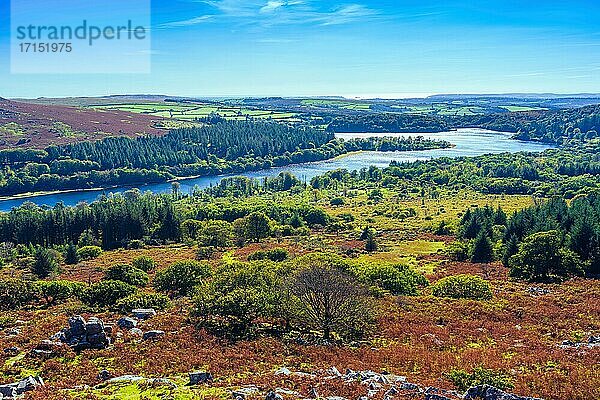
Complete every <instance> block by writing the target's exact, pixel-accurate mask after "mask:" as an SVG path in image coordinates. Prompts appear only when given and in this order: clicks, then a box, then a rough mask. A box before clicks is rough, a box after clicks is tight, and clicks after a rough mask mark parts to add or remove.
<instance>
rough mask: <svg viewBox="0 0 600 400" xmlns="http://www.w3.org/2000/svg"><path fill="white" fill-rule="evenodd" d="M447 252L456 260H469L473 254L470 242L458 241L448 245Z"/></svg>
mask: <svg viewBox="0 0 600 400" xmlns="http://www.w3.org/2000/svg"><path fill="white" fill-rule="evenodd" d="M445 253H446V254H447V255H448V257H450V259H451V260H454V261H467V260H468V259H469V257H470V254H471V244H470V243H469V242H463V241H456V242H452V243H449V244H448V245H446V249H445Z"/></svg>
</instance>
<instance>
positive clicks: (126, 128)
mask: <svg viewBox="0 0 600 400" xmlns="http://www.w3.org/2000/svg"><path fill="white" fill-rule="evenodd" d="M161 120H163V118H161V117H157V116H149V115H144V114H133V113H129V112H124V111H117V110H94V109H88V108H78V107H70V106H63V105H46V104H34V103H24V102H20V101H13V100H6V99H0V149H5V148H14V147H23V148H44V147H47V146H49V145H52V144H65V143H74V142H80V141H83V140H100V139H103V138H106V137H109V136H131V137H133V136H138V135H162V134H164V133H166V131H165V130H162V129H159V128H158V127H157V124H158V122H160V121H161Z"/></svg>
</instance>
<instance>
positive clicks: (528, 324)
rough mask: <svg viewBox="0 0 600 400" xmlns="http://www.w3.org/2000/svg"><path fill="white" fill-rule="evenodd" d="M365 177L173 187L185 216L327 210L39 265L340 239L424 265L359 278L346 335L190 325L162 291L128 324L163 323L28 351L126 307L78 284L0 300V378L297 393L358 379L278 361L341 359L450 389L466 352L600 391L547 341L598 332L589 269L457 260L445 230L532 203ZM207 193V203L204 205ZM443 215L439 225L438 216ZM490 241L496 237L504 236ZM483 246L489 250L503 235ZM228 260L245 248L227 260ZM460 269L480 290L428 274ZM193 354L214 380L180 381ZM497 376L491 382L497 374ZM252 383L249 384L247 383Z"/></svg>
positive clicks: (362, 256)
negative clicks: (289, 225) (370, 238)
mask: <svg viewBox="0 0 600 400" xmlns="http://www.w3.org/2000/svg"><path fill="white" fill-rule="evenodd" d="M369 186H371V187H367V188H365V189H356V188H350V187H348V192H347V194H346V195H344V194H340V192H339V191H337V190H332V189H319V190H316V189H306V190H305V189H302V188H301V187H297V186H294V187H293V188H290V189H289V190H286V191H283V192H281V191H266V192H263V193H257V194H254V195H250V196H241V197H239V196H240V194H239V193H238V195H237V196H236V197H237V198H236V197H231V195H232V194H234V193H233V192H230V193H229V196H225V197H222V196H221V195H223V194H224V193H221V194H220V195H219V194H218V193H217V192H216V191H215V192H213V193H212V194H209V193H207V195H206V196H208V197H206V196H205V197H202V198H184V199H181V200H176V203H175V204H176V208H177V209H178V210H180V212H181V213H182V214H181V216H182V219H185V221H191V220H193V218H198V219H204V218H203V217H202V215H205V213H209V214H206V215H210V213H211V212H212V213H216V214H212V215H213V216H212V217H207V218H209V220H210V218H214V217H216V216H217V215H221V218H225V219H228V218H233V217H225V215H228V214H229V213H231V212H234V210H238V211H236V212H238V213H240V212H241V213H242V214H243V213H244V212H247V211H241V210H242V209H244V208H248V211H249V210H250V209H263V210H264V211H265V212H266V213H267V214H269V215H271V216H273V217H274V216H275V214H273V213H271V212H270V211H269V207H268V204H281V205H282V207H283V208H286V207H288V206H290V207H293V206H294V205H295V204H296V205H301V206H300V207H298V206H296V207H297V208H298V209H301V208H306V207H317V208H316V209H320V210H323V211H324V212H325V213H326V215H327V216H328V217H327V218H328V222H327V223H326V224H325V225H321V224H319V223H312V224H310V223H309V222H306V220H308V221H311V219H310V218H309V217H307V216H308V215H310V214H311V213H310V212H308V213H305V212H304V211H302V215H304V217H302V218H301V219H302V222H301V225H302V226H303V227H299V228H296V229H295V230H294V232H291V233H285V234H283V235H282V234H281V233H277V232H281V229H282V227H283V226H282V225H280V224H281V223H280V222H277V220H276V219H270V222H269V223H270V224H271V226H272V230H271V234H270V235H268V236H269V237H265V238H262V239H259V240H258V241H254V240H249V241H244V240H241V241H238V245H237V246H235V245H233V243H223V245H222V246H216V247H215V248H214V249H213V251H211V252H210V253H207V254H208V255H206V254H205V255H203V256H200V254H204V253H203V252H200V251H199V249H206V247H205V244H206V242H205V241H206V240H208V239H207V238H206V237H205V236H204V234H203V233H202V229H201V228H200V231H197V232H195V231H193V230H192V229H191V228H190V227H191V226H193V225H194V224H192V223H190V222H187V223H186V222H185V221H180V223H181V224H182V227H183V229H184V230H183V232H182V233H181V235H182V236H181V239H180V240H178V243H173V244H162V245H160V244H158V243H154V244H150V242H148V243H149V244H143V243H142V242H140V241H138V242H139V243H138V242H136V243H131V244H130V245H129V249H123V248H121V249H116V250H105V251H104V252H102V253H101V254H99V255H98V256H97V257H94V258H90V259H88V260H84V261H77V262H75V263H72V264H67V263H65V257H63V256H57V257H58V258H57V260H58V261H59V262H60V265H59V266H55V267H53V268H54V269H52V272H51V273H50V275H49V278H46V280H48V279H52V280H69V281H72V282H81V283H82V284H83V285H84V286H89V285H90V284H91V285H92V286H93V284H94V283H96V284H97V282H101V281H102V280H103V279H106V278H105V275H106V274H107V271H108V270H109V269H110V267H111V266H113V265H115V264H128V265H131V264H135V261H134V260H136V259H139V257H140V256H144V257H147V258H150V259H152V260H154V261H155V264H156V265H155V267H153V268H152V269H150V270H149V273H148V275H149V282H150V283H149V284H147V285H146V284H144V285H142V287H141V288H140V289H137V290H138V291H140V292H141V293H147V294H150V293H156V292H160V290H159V289H157V287H156V285H155V284H154V283H153V282H156V280H157V275H160V271H164V270H165V269H168V267H169V266H170V265H173V264H174V263H176V262H178V261H189V260H195V259H197V258H198V257H200V258H201V259H203V261H202V262H203V263H206V265H208V266H209V267H210V270H211V271H212V272H213V274H215V275H214V277H213V278H207V279H209V280H210V279H218V274H219V271H225V270H226V269H225V270H224V269H223V268H225V266H227V265H240V267H241V268H244V269H245V268H250V266H251V265H253V264H252V263H257V262H258V263H260V261H254V262H252V261H251V262H250V263H249V264H247V263H248V261H247V260H248V259H249V258H250V259H252V258H253V257H252V255H253V254H256V253H257V252H260V251H262V252H266V251H268V250H272V249H284V250H285V253H286V254H287V257H286V258H287V260H285V261H283V262H271V264H268V265H270V266H269V267H268V268H273V269H278V268H280V266H281V265H290V268H296V267H295V266H294V265H295V263H296V262H297V261H296V260H299V259H302V257H303V256H305V255H306V254H310V253H315V252H319V253H327V254H337V255H339V256H341V257H343V259H344V260H346V262H347V263H348V265H350V266H356V265H363V266H365V265H403V266H405V267H406V268H410V269H413V270H414V271H418V272H420V273H423V274H424V276H425V277H426V278H427V281H428V285H427V286H423V285H420V286H419V289H418V290H417V292H415V293H410V294H404V295H402V294H394V293H395V292H394V289H392V290H390V287H387V289H386V286H385V284H382V282H383V281H378V280H373V281H365V282H368V284H369V285H372V287H373V289H372V290H375V292H374V293H377V295H375V297H373V298H372V301H373V308H372V313H373V314H372V315H373V317H374V320H373V322H372V323H371V324H372V325H371V326H370V327H369V329H368V330H367V331H365V333H364V334H363V335H360V337H358V338H357V339H354V340H352V341H346V339H342V338H340V339H339V341H338V339H336V341H334V342H331V343H330V344H326V343H322V342H315V343H312V342H310V341H309V342H307V343H304V342H298V341H296V340H293V339H291V337H293V336H291V335H294V334H302V335H306V337H312V336H311V335H313V334H314V335H317V336H318V335H319V333H318V332H313V333H312V334H311V333H310V330H304V329H303V328H302V327H301V325H296V327H295V329H294V330H293V331H292V332H288V333H285V332H282V333H283V334H282V333H274V332H271V331H270V330H269V329H266V330H264V329H262V328H260V327H261V326H263V325H261V324H263V323H265V322H267V321H269V325H268V326H272V325H271V324H277V322H276V321H277V319H275V320H273V319H272V318H271V317H267V314H264V316H263V317H258V319H257V320H256V321H253V322H252V326H254V328H256V329H255V330H253V331H252V334H248V335H245V336H241V337H239V336H236V337H235V338H231V337H224V336H223V335H222V334H220V333H218V332H219V331H214V330H213V329H212V328H214V327H210V326H204V327H202V326H200V325H198V320H197V319H196V318H194V317H193V313H191V312H192V311H193V310H194V309H195V307H196V305H195V304H196V303H195V301H197V300H195V299H194V295H193V294H190V295H186V296H171V297H172V298H171V303H170V306H168V307H167V308H166V309H165V310H163V311H159V313H158V315H157V316H155V317H153V318H151V319H149V320H146V321H140V324H139V325H138V327H140V328H141V329H142V330H144V331H147V330H151V329H159V330H162V331H164V332H165V337H164V338H162V339H158V340H148V341H142V340H140V339H139V338H138V337H136V336H135V335H134V334H132V333H131V332H130V331H127V330H124V329H120V328H116V327H115V333H113V337H114V340H115V341H114V344H113V345H111V346H110V347H108V348H106V349H102V350H91V349H89V350H84V351H82V352H81V353H76V352H74V351H73V350H71V349H69V348H68V346H66V347H65V346H61V347H59V348H58V349H56V350H55V353H53V354H52V355H49V356H47V357H40V356H32V355H31V351H32V349H35V348H38V347H39V344H40V342H41V341H42V340H44V339H48V337H49V336H51V335H52V334H53V333H54V332H57V331H59V330H60V329H61V328H63V327H64V326H66V325H67V317H68V316H70V315H74V314H82V315H84V316H86V317H89V316H92V315H93V316H97V317H100V318H102V319H103V320H104V321H105V322H106V323H109V322H110V323H115V322H116V321H117V320H118V319H119V318H120V317H121V316H122V315H124V313H123V311H119V310H116V309H115V308H114V307H113V306H114V305H110V304H107V305H104V306H99V305H92V304H90V303H89V302H87V300H85V296H79V297H78V296H77V295H73V296H67V297H66V298H64V299H61V300H59V301H57V302H56V303H55V304H50V305H49V304H46V301H45V300H43V299H39V300H33V301H32V302H31V303H28V304H25V305H23V306H22V308H21V309H20V310H17V309H12V310H5V311H3V314H2V320H1V324H2V332H1V336H0V347H2V348H11V347H13V346H16V347H18V348H19V350H18V351H16V352H15V353H11V354H8V353H2V354H0V362H1V363H2V368H1V370H0V371H1V375H0V380H1V381H15V380H18V379H19V378H22V377H25V376H28V375H32V374H33V375H37V374H39V375H41V376H42V377H43V378H44V379H45V381H46V386H45V388H42V389H39V390H37V391H35V392H32V393H31V394H30V397H31V398H40V399H41V398H44V399H52V398H56V399H59V398H60V399H62V398H98V399H105V398H106V399H109V398H142V397H143V398H149V399H159V398H176V399H188V398H189V399H191V398H199V399H216V398H230V397H231V394H230V390H234V389H236V388H239V387H244V386H247V385H256V386H258V387H259V388H260V389H261V391H262V390H264V391H266V390H268V389H270V388H275V387H279V388H287V389H289V390H293V391H297V392H299V393H300V394H302V395H303V396H306V395H308V393H309V391H310V389H311V388H312V387H317V388H318V391H319V394H320V395H321V396H334V395H337V396H347V397H350V398H351V397H356V396H357V395H359V394H362V393H363V391H364V385H360V384H358V383H339V382H331V381H327V380H324V381H323V380H315V379H312V378H307V377H304V376H301V375H292V376H282V375H274V373H275V371H276V370H278V369H279V368H281V367H286V368H289V369H290V370H292V371H303V372H306V373H313V372H316V371H319V370H325V369H327V368H330V367H332V366H335V367H337V368H338V369H339V370H340V371H344V370H345V369H346V368H350V369H353V370H374V371H388V372H390V373H394V374H398V375H402V376H406V377H407V379H408V380H409V381H410V382H415V383H417V384H420V385H423V386H435V387H438V388H442V389H448V390H452V389H457V388H458V386H457V385H458V382H459V381H458V380H456V378H455V377H456V376H457V374H460V373H465V374H466V373H471V372H473V371H474V368H476V367H482V368H485V370H486V371H492V372H493V373H494V374H498V376H501V377H502V380H501V381H502V382H505V381H506V382H508V386H507V387H508V388H510V391H512V392H515V393H518V394H521V395H528V396H538V397H542V398H545V399H557V400H558V399H567V398H568V399H589V398H595V397H596V396H597V395H598V391H597V390H598V387H600V380H599V379H598V377H599V371H598V362H599V360H600V358H599V357H600V353H599V352H598V349H597V348H590V349H586V348H583V347H582V348H563V347H559V344H560V343H561V342H563V341H564V340H571V341H573V342H579V341H582V340H585V339H586V338H587V337H588V336H590V335H592V334H596V333H597V332H598V329H599V328H600V321H599V320H598V315H600V309H599V308H598V302H597V301H596V299H597V298H598V297H599V296H600V283H599V281H598V280H595V279H590V278H587V279H586V278H583V277H576V278H573V279H570V280H568V281H566V282H561V281H555V282H554V283H542V284H540V283H532V282H528V281H526V280H519V279H514V278H510V277H509V271H510V268H507V267H505V266H503V265H502V263H501V262H500V261H490V262H485V263H475V262H471V261H470V260H468V259H467V260H464V261H457V258H456V256H455V255H454V253H453V252H451V251H449V250H450V249H452V248H453V244H456V243H461V242H463V239H461V233H460V232H461V223H460V220H461V218H462V217H464V215H465V211H466V210H469V209H470V210H481V209H483V207H485V206H489V207H491V209H494V210H496V209H497V208H498V207H501V208H502V209H503V210H505V213H506V214H507V215H511V214H512V212H513V211H517V210H521V209H524V208H527V207H531V206H532V205H533V203H534V200H533V198H532V197H530V196H520V195H513V196H511V195H484V194H480V193H477V192H474V191H472V190H468V189H467V190H459V191H445V190H441V191H440V192H439V193H433V192H428V193H427V194H424V195H423V194H421V193H419V192H417V193H412V194H410V193H408V194H407V193H406V192H403V191H398V190H396V189H394V188H385V189H384V190H382V191H381V192H378V191H377V192H375V191H376V190H377V189H376V186H373V184H369ZM340 190H342V192H343V191H344V190H343V189H340ZM374 192H375V193H374ZM212 196H217V197H212ZM340 197H341V198H343V199H344V201H343V202H342V203H343V204H340V201H339V200H337V199H339V198H340ZM211 203H212V204H214V207H215V208H214V210H213V211H211V206H210V204H211ZM332 204H335V205H332ZM265 205H267V206H266V208H265ZM206 206H208V207H209V208H208V209H207V208H206ZM219 210H220V211H219ZM219 212H223V213H224V214H219ZM292 217H293V215H292ZM336 221H337V222H336ZM442 222H444V225H443V226H445V228H443V229H441V228H440V226H441V223H442ZM278 226H279V228H278ZM365 226H369V227H370V228H372V229H374V231H375V232H376V233H375V238H376V243H377V246H376V247H377V248H376V249H370V251H367V250H366V240H365V239H364V238H362V239H361V232H362V231H363V230H364V229H363V228H364V227H365ZM443 226H442V227H443ZM190 232H195V233H193V234H191V233H190ZM94 235H95V234H92V235H91V236H86V235H83V238H82V241H81V245H82V246H83V245H84V244H87V245H90V244H91V243H86V241H89V240H91V241H94V240H97V239H96V238H94ZM190 235H191V236H190ZM232 239H234V240H237V239H235V238H232ZM500 243H501V241H500V242H498V243H497V246H501V245H500ZM133 247H135V248H133ZM137 247H139V248H137ZM80 249H81V246H80ZM494 252H495V253H497V254H498V255H500V254H501V253H502V249H501V248H497V249H496V250H495V251H494ZM17 253H18V254H21V255H15V257H14V258H13V259H12V260H10V261H9V260H7V261H5V266H4V267H3V269H2V276H3V277H4V278H3V279H8V278H9V277H14V276H21V277H23V278H25V279H28V277H30V276H31V272H30V269H29V268H30V267H29V266H30V265H32V264H33V265H35V260H36V259H37V258H38V255H36V254H34V253H31V255H30V256H27V254H26V253H27V250H26V249H15V253H14V254H17ZM71 262H72V261H71ZM240 262H241V263H243V264H238V263H240ZM460 274H469V275H473V276H478V277H481V278H483V279H484V280H485V282H487V283H488V284H489V286H490V288H491V296H490V297H489V298H485V299H479V300H475V299H454V298H447V297H440V296H439V295H434V287H435V284H436V282H438V281H439V280H440V279H442V278H445V277H448V276H456V275H460ZM532 288H535V290H534V289H532ZM248 304H250V305H252V304H254V303H252V302H251V303H248ZM259 321H262V322H260V323H259ZM263 327H264V326H263ZM296 329H297V330H298V331H296ZM335 337H337V336H335ZM348 340H350V339H348ZM102 370H108V371H110V373H111V374H112V375H114V376H121V375H140V376H143V377H146V378H169V379H170V380H171V381H172V382H173V383H175V384H176V385H177V387H176V388H175V387H170V386H164V385H159V384H143V383H139V382H133V383H132V382H121V383H118V382H117V383H106V382H104V383H103V382H102V380H101V379H100V378H99V377H98V374H99V372H100V371H102ZM193 370H208V371H210V372H211V373H212V374H213V376H214V377H215V379H214V381H213V382H212V383H211V384H205V385H200V386H185V384H186V383H187V373H188V372H190V371H193ZM461 371H462V372H461ZM498 379H500V378H497V379H496V380H492V381H491V382H490V383H496V384H497V383H498V382H499V381H498ZM85 385H88V386H85ZM261 393H262V392H261ZM382 394H383V393H380V395H382ZM263 396H264V395H263ZM590 396H591V397H590ZM250 398H259V397H258V394H256V395H255V396H254V397H252V396H251V397H250ZM286 398H288V397H286ZM289 398H294V397H293V396H291V397H289ZM376 398H379V397H376Z"/></svg>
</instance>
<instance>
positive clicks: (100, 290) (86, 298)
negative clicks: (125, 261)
mask: <svg viewBox="0 0 600 400" xmlns="http://www.w3.org/2000/svg"><path fill="white" fill-rule="evenodd" d="M136 290H137V289H136V287H135V286H132V285H130V284H128V283H125V282H121V281H101V282H98V283H94V284H93V285H92V286H90V287H88V288H87V289H86V290H85V291H84V292H83V294H82V300H83V302H85V303H86V304H88V305H91V306H100V307H106V306H112V305H114V304H116V303H117V302H118V301H119V300H121V299H123V298H125V297H127V296H129V295H132V294H133V293H135V291H136Z"/></svg>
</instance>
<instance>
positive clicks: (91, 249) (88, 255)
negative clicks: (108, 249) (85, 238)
mask: <svg viewBox="0 0 600 400" xmlns="http://www.w3.org/2000/svg"><path fill="white" fill-rule="evenodd" d="M101 254H102V249H101V248H100V247H98V246H83V247H80V248H79V249H77V255H78V256H79V259H80V260H83V261H85V260H91V259H94V258H98V257H100V255H101Z"/></svg>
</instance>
